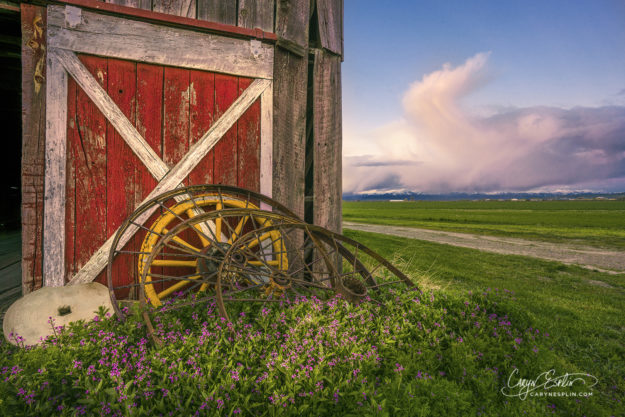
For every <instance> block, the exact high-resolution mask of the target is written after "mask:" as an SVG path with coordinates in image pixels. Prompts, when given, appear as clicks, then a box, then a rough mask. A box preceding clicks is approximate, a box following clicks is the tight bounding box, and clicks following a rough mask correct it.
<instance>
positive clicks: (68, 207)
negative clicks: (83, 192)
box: [65, 77, 82, 277]
mask: <svg viewBox="0 0 625 417" xmlns="http://www.w3.org/2000/svg"><path fill="white" fill-rule="evenodd" d="M77 94H78V85H77V84H76V81H74V80H73V79H72V78H71V77H68V83H67V163H66V165H65V166H66V168H65V169H66V181H65V277H72V276H74V274H75V273H76V272H77V270H76V262H75V259H76V252H75V246H76V245H75V238H76V172H75V169H74V167H75V164H76V160H77V158H78V155H80V154H81V152H82V151H81V148H80V146H79V144H80V139H79V136H78V127H77V126H76V117H77V116H76V98H77Z"/></svg>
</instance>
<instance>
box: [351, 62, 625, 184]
mask: <svg viewBox="0 0 625 417" xmlns="http://www.w3.org/2000/svg"><path fill="white" fill-rule="evenodd" d="M488 56H489V54H488V53H479V54H477V55H475V56H473V57H471V58H469V59H467V60H466V62H465V63H464V64H462V65H460V66H458V67H455V68H454V67H452V66H451V65H449V64H445V65H444V66H443V67H442V69H440V70H438V71H434V72H432V73H431V74H427V75H425V76H424V77H423V78H422V79H421V80H419V81H416V82H415V83H413V84H412V85H411V86H410V88H409V89H408V91H407V92H406V93H405V95H404V98H403V102H402V104H403V108H404V114H403V116H402V117H401V118H398V120H396V121H394V122H392V123H389V124H388V125H386V126H383V127H381V128H379V129H377V130H376V131H374V132H371V135H370V136H371V138H373V139H372V143H373V146H371V144H370V145H369V146H368V148H367V149H368V151H369V154H366V155H363V154H357V152H355V151H356V150H357V149H365V148H366V147H363V146H354V144H353V143H349V142H348V143H347V146H346V149H349V150H350V152H349V153H347V154H346V155H345V158H344V176H343V177H344V178H343V183H344V191H345V192H361V191H365V190H369V189H378V190H380V189H385V188H388V189H390V188H407V189H411V190H413V191H420V192H427V193H437V192H452V191H458V192H473V191H476V192H477V191H480V192H488V191H524V190H531V189H538V188H540V189H545V188H549V187H551V188H553V189H557V188H563V187H564V188H569V187H574V186H575V184H583V183H590V182H592V183H593V184H599V183H601V181H603V180H606V181H608V180H610V181H608V182H609V183H610V184H612V185H614V181H615V179H618V178H623V177H625V107H619V106H606V107H600V108H582V107H577V108H573V109H568V110H566V109H559V108H553V107H533V108H522V109H516V108H513V109H506V110H503V111H500V112H499V113H497V114H495V115H492V116H490V117H478V116H474V115H472V114H471V113H470V112H468V111H467V110H466V109H465V108H464V107H463V106H462V105H461V101H462V99H463V98H464V97H465V96H466V95H467V94H469V93H471V92H472V91H475V90H476V89H478V88H480V87H481V86H483V85H484V84H485V83H486V82H487V81H488V79H489V74H488V71H487V67H486V64H487V62H488ZM350 138H351V137H350V136H349V135H346V140H347V141H349V140H350ZM351 139H352V140H353V138H351ZM616 182H617V184H621V185H622V186H625V181H621V182H619V181H616Z"/></svg>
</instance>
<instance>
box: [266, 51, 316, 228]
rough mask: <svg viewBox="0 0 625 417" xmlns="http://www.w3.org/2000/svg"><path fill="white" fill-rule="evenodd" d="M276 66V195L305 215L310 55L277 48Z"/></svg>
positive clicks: (274, 145) (274, 115)
mask: <svg viewBox="0 0 625 417" xmlns="http://www.w3.org/2000/svg"><path fill="white" fill-rule="evenodd" d="M274 65H275V67H274V82H273V103H274V104H273V108H274V114H273V178H279V179H280V181H274V182H273V184H272V196H273V198H275V199H276V200H278V201H280V202H281V203H282V204H284V205H286V206H287V207H288V208H290V209H291V210H292V211H293V212H294V213H295V214H297V215H298V216H299V217H301V218H304V159H305V153H306V97H307V87H306V84H307V80H308V57H306V58H301V57H299V56H296V55H293V54H291V53H290V52H287V51H284V50H281V49H277V50H276V60H275V64H274Z"/></svg>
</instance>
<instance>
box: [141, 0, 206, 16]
mask: <svg viewBox="0 0 625 417" xmlns="http://www.w3.org/2000/svg"><path fill="white" fill-rule="evenodd" d="M196 10H197V8H196V3H195V0H153V1H152V11H154V12H159V13H165V14H170V15H174V16H182V17H189V18H192V19H195V17H196Z"/></svg>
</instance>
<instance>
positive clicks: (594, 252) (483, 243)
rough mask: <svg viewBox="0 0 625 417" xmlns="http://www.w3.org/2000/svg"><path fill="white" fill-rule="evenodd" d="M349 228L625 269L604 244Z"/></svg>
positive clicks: (623, 258) (622, 256)
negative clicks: (589, 244)
mask: <svg viewBox="0 0 625 417" xmlns="http://www.w3.org/2000/svg"><path fill="white" fill-rule="evenodd" d="M343 227H344V228H346V229H353V230H360V231H363V232H373V233H381V234H385V235H391V236H399V237H407V238H410V239H418V240H426V241H428V242H436V243H443V244H447V245H452V246H460V247H463V248H471V249H478V250H482V251H486V252H495V253H501V254H506V255H523V256H531V257H534V258H541V259H548V260H552V261H558V262H562V263H565V264H575V265H580V266H583V267H585V268H590V269H596V270H599V271H602V272H609V273H625V253H624V252H617V251H610V250H604V249H600V248H592V247H584V246H572V245H564V244H559V243H549V242H540V241H533V240H525V239H517V238H510V237H498V236H484V235H474V234H469V233H455V232H443V231H439V230H427V229H417V228H412V227H399V226H388V225H377V224H364V223H353V222H343Z"/></svg>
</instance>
